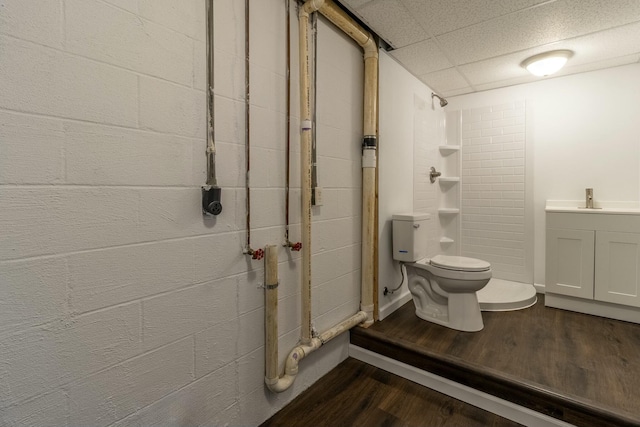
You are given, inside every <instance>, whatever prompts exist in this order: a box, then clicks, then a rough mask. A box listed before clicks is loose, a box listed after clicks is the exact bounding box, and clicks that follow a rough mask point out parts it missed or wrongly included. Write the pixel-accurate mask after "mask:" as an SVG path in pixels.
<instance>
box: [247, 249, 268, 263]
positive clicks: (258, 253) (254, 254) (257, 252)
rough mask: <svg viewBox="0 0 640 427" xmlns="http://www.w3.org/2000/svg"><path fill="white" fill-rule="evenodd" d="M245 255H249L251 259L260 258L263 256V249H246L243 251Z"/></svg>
mask: <svg viewBox="0 0 640 427" xmlns="http://www.w3.org/2000/svg"><path fill="white" fill-rule="evenodd" d="M245 253H246V254H247V255H251V259H255V260H261V259H262V258H264V250H263V249H251V248H249V249H247V250H246V251H245Z"/></svg>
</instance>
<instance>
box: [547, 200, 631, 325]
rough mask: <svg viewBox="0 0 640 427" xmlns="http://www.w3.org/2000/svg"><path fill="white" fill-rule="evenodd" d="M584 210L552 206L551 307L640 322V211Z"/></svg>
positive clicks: (549, 252)
mask: <svg viewBox="0 0 640 427" xmlns="http://www.w3.org/2000/svg"><path fill="white" fill-rule="evenodd" d="M583 212H584V213H583ZM583 212H580V211H578V212H576V213H573V212H553V211H552V212H550V211H549V209H547V214H546V222H547V226H546V254H545V262H546V266H545V293H546V294H547V295H546V298H545V302H546V305H548V306H552V307H557V308H565V309H569V310H574V311H580V312H583V313H589V314H595V315H599V316H605V317H612V318H615V319H620V320H626V321H631V322H636V323H640V215H638V214H626V215H625V214H620V213H610V214H609V213H607V211H600V212H597V213H595V212H585V211H583ZM639 213H640V212H639Z"/></svg>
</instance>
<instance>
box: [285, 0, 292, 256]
mask: <svg viewBox="0 0 640 427" xmlns="http://www.w3.org/2000/svg"><path fill="white" fill-rule="evenodd" d="M284 2H285V5H286V7H285V13H286V20H285V22H286V24H287V29H286V34H287V40H286V43H287V46H286V50H287V67H286V74H287V85H286V86H287V92H286V95H285V96H286V110H287V111H286V114H287V120H286V123H287V128H286V129H285V132H286V133H285V135H286V137H285V138H286V140H287V153H286V161H287V166H286V174H287V179H286V185H285V227H284V242H285V245H288V244H289V186H290V180H291V178H290V176H289V175H290V173H291V159H290V157H291V13H290V12H289V8H290V2H291V0H284Z"/></svg>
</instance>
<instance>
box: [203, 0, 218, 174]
mask: <svg viewBox="0 0 640 427" xmlns="http://www.w3.org/2000/svg"><path fill="white" fill-rule="evenodd" d="M206 48H207V124H208V132H207V185H211V186H216V185H218V182H217V180H216V146H215V127H214V123H215V122H214V117H215V110H214V92H213V85H214V69H213V56H214V54H213V0H207V46H206Z"/></svg>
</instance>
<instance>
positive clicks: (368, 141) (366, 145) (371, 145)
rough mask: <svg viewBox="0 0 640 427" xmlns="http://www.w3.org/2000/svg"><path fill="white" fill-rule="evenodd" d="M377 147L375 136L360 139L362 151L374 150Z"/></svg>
mask: <svg viewBox="0 0 640 427" xmlns="http://www.w3.org/2000/svg"><path fill="white" fill-rule="evenodd" d="M377 147H378V137H377V136H375V135H366V136H365V137H364V138H363V139H362V149H363V150H375V149H376V148H377Z"/></svg>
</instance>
